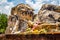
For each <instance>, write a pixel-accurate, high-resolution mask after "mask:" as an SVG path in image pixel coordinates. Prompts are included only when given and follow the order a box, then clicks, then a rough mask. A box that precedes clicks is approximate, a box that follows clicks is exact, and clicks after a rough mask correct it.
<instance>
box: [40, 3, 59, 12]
mask: <svg viewBox="0 0 60 40" xmlns="http://www.w3.org/2000/svg"><path fill="white" fill-rule="evenodd" d="M40 10H50V11H55V12H60V6H57V5H52V4H44V5H42V7H41V9H40Z"/></svg>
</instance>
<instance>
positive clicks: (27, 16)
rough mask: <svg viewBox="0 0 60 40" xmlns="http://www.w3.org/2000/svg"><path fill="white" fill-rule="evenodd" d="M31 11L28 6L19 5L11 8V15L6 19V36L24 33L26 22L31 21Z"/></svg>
mask: <svg viewBox="0 0 60 40" xmlns="http://www.w3.org/2000/svg"><path fill="white" fill-rule="evenodd" d="M33 11H34V10H33V9H32V8H31V7H30V6H29V5H28V4H19V5H17V6H15V7H13V8H12V10H11V15H10V16H9V18H8V27H7V29H6V32H5V33H6V34H10V33H14V32H17V31H25V30H26V28H27V26H28V24H27V20H33V19H32V18H33V15H34V13H33Z"/></svg>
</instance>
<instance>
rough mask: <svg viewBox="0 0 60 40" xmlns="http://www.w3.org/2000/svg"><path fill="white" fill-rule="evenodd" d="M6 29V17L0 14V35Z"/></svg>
mask: <svg viewBox="0 0 60 40" xmlns="http://www.w3.org/2000/svg"><path fill="white" fill-rule="evenodd" d="M6 27H7V15H6V14H3V13H2V14H1V13H0V33H4V32H5V30H6Z"/></svg>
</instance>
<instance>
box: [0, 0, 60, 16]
mask: <svg viewBox="0 0 60 40" xmlns="http://www.w3.org/2000/svg"><path fill="white" fill-rule="evenodd" d="M20 3H24V4H29V5H30V6H31V7H32V8H33V9H34V10H35V11H34V12H35V13H38V11H39V9H40V8H41V6H42V5H43V4H54V5H60V0H0V12H1V13H5V14H7V15H10V12H11V8H12V7H14V6H16V5H18V4H20Z"/></svg>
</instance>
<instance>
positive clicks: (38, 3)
mask: <svg viewBox="0 0 60 40" xmlns="http://www.w3.org/2000/svg"><path fill="white" fill-rule="evenodd" d="M34 1H35V3H33V1H32V0H26V3H27V4H29V5H30V6H31V7H32V8H34V9H35V13H37V12H38V11H39V10H40V8H41V7H42V5H43V4H46V3H48V4H54V5H60V4H59V3H60V0H34ZM58 2H59V3H58Z"/></svg>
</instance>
